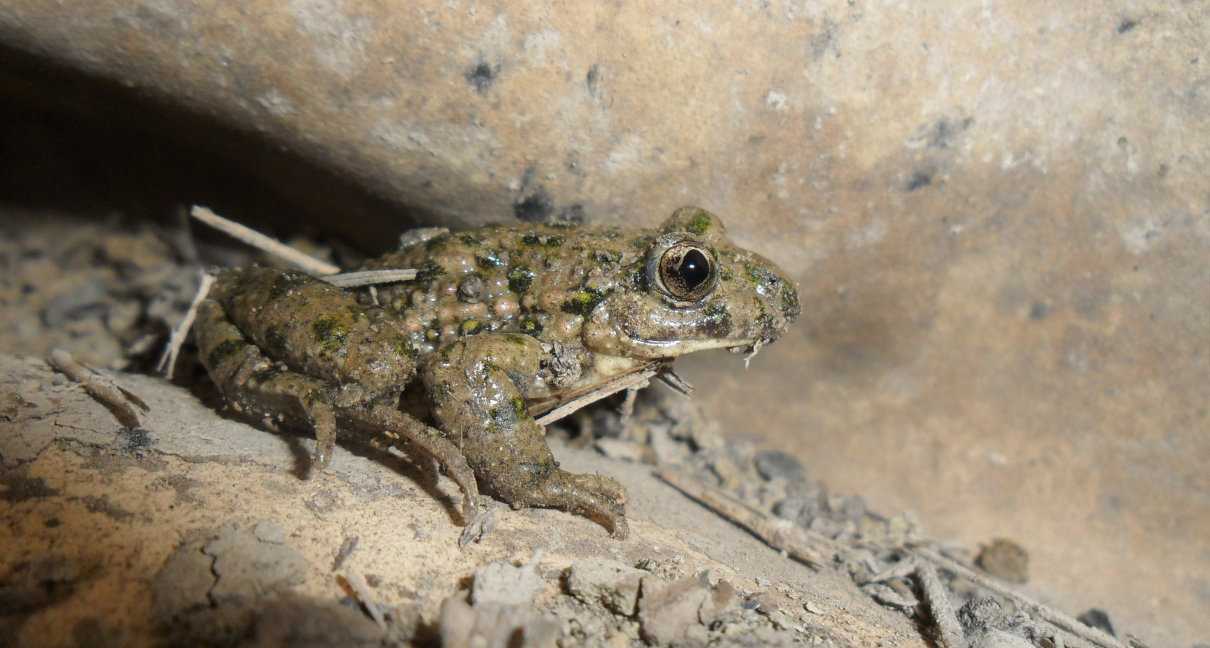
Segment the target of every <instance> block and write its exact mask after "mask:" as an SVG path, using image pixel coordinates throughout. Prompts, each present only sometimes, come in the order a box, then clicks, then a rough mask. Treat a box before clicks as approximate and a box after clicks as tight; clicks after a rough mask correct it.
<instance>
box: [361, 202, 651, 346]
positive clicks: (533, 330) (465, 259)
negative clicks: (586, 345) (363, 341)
mask: <svg viewBox="0 0 1210 648" xmlns="http://www.w3.org/2000/svg"><path fill="white" fill-rule="evenodd" d="M652 240H653V235H652V233H651V232H650V231H646V230H630V231H628V230H623V229H621V228H618V227H557V226H549V225H518V226H493V227H485V228H480V229H476V230H468V231H462V232H453V233H447V234H444V235H441V236H438V237H436V238H433V239H430V240H428V241H425V242H423V243H418V244H415V245H412V246H410V247H407V248H405V249H402V250H399V251H397V252H392V253H389V254H386V255H384V256H382V257H379V258H377V259H374V260H373V261H371V262H369V263H367V264H366V268H367V269H379V268H415V269H417V270H418V271H419V274H418V276H417V278H416V279H415V280H413V281H410V282H404V283H399V284H393V285H389V286H379V287H377V289H376V291H377V300H378V303H379V304H381V305H382V306H383V307H384V308H385V309H386V310H387V311H388V312H390V313H393V314H395V315H396V316H398V317H399V318H400V320H401V321H402V322H403V327H404V330H405V331H407V333H408V335H409V336H410V340H411V343H412V346H413V347H414V348H416V349H417V350H418V352H419V353H420V354H425V353H430V352H432V351H434V350H435V349H437V348H438V347H440V346H441V345H443V344H447V343H449V342H451V341H453V340H456V339H457V338H459V337H462V336H466V335H474V334H478V333H483V332H489V331H491V332H518V333H525V334H528V335H532V336H535V337H537V338H539V339H542V340H544V341H553V342H562V343H568V344H574V343H578V341H579V335H580V329H581V327H582V325H583V322H584V318H585V317H586V316H587V315H588V313H589V312H590V311H591V310H592V309H593V307H595V306H596V304H597V302H599V300H600V299H601V298H602V296H603V295H605V294H606V293H608V292H609V291H610V290H613V289H614V288H616V287H617V285H618V283H619V282H621V281H630V280H632V278H631V277H628V276H625V275H626V274H627V271H626V269H627V268H629V267H631V266H634V265H635V264H636V262H637V261H640V258H641V256H642V255H643V253H644V251H645V249H646V247H647V246H648V245H649V244H650V242H651V241H652ZM360 299H362V301H367V300H369V299H370V297H369V294H368V291H363V293H362V294H361V295H360Z"/></svg>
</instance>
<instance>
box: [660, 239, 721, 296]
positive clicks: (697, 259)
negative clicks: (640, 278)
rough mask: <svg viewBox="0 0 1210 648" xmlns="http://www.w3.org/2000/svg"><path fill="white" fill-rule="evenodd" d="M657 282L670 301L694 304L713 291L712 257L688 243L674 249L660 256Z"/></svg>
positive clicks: (673, 247) (708, 251) (710, 254)
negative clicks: (669, 297)
mask: <svg viewBox="0 0 1210 648" xmlns="http://www.w3.org/2000/svg"><path fill="white" fill-rule="evenodd" d="M658 279H659V284H660V287H662V288H663V289H664V291H665V292H667V293H668V294H669V295H671V296H672V297H673V298H675V299H678V300H681V301H697V300H699V299H701V298H702V297H705V296H706V295H707V294H709V293H710V291H711V290H713V289H714V284H715V281H716V279H717V277H716V273H715V271H714V255H713V254H712V253H711V252H710V250H708V249H706V248H703V247H699V246H696V245H692V244H688V243H681V244H677V245H673V246H672V247H670V248H668V249H667V250H665V251H664V254H663V255H661V256H660V261H659V273H658Z"/></svg>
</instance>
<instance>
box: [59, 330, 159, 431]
mask: <svg viewBox="0 0 1210 648" xmlns="http://www.w3.org/2000/svg"><path fill="white" fill-rule="evenodd" d="M46 361H47V362H48V363H49V364H50V366H52V367H54V368H55V370H56V371H59V372H60V373H62V374H63V375H65V376H67V377H68V378H70V379H72V380H73V381H75V382H77V383H79V384H80V386H81V387H83V388H84V391H86V392H88V395H89V396H92V397H93V398H95V399H96V400H97V402H99V403H101V404H102V405H104V406H105V408H106V409H108V410H109V411H110V412H112V413H113V415H114V418H116V419H118V423H121V424H122V426H123V427H127V428H137V427H139V414H138V412H136V411H135V407H138V408H139V409H141V410H143V411H144V412H146V411H148V410H149V409H150V408H148V407H147V403H144V402H143V399H141V398H139V397H138V396H136V395H134V394H132V393H130V392H129V391H127V390H125V389H122V388H121V387H118V386H117V385H115V384H112V383H110V382H109V381H107V380H105V379H103V378H101V376H99V375H97V374H96V373H94V372H93V371H92V370H91V369H89V368H88V367H85V366H84V365H82V364H80V363H79V362H76V359H75V358H73V357H71V354H70V353H68V352H67V351H64V350H63V349H53V350H52V351H51V352H50V356H49V357H48V358H47V359H46Z"/></svg>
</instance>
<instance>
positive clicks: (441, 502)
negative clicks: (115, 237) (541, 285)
mask: <svg viewBox="0 0 1210 648" xmlns="http://www.w3.org/2000/svg"><path fill="white" fill-rule="evenodd" d="M118 380H119V384H120V385H122V386H123V387H125V388H126V389H129V390H130V391H132V392H134V393H136V394H138V395H139V396H140V397H141V398H142V399H143V400H144V401H145V402H146V403H147V405H148V406H149V408H150V409H149V412H147V414H146V415H145V418H144V421H143V426H142V429H140V430H136V431H131V430H128V429H124V428H122V427H120V426H119V425H118V423H117V422H116V421H115V420H114V418H113V416H112V415H111V414H110V413H109V412H108V411H107V410H106V409H105V408H104V407H102V406H101V405H99V404H98V403H96V402H95V401H94V400H92V399H91V398H89V397H88V396H87V395H86V394H85V393H84V392H83V390H82V389H81V388H80V387H79V386H78V385H76V384H74V383H68V382H66V381H64V380H63V379H62V378H61V377H58V378H56V376H55V375H54V374H53V372H52V371H51V370H50V369H49V368H48V367H47V366H46V365H45V364H44V363H43V362H42V361H41V360H38V359H21V358H16V357H13V356H0V454H2V456H3V460H4V465H5V469H4V472H3V473H2V474H3V484H4V486H5V490H4V491H2V493H0V517H3V519H4V524H3V525H0V546H2V547H4V551H3V552H0V574H3V575H4V578H3V581H4V588H3V592H4V594H5V596H6V597H7V599H6V600H7V601H8V602H9V604H10V605H13V606H14V608H10V611H12V609H16V608H19V609H21V610H22V612H21V613H20V614H18V615H15V616H12V615H10V616H5V617H4V619H5V622H6V624H7V625H8V627H7V628H6V629H5V630H6V631H7V632H12V633H13V634H12V635H11V636H13V637H15V638H16V641H15V645H27V646H32V645H43V646H71V645H77V644H79V643H80V642H82V641H85V640H91V641H94V642H95V643H93V644H91V645H119V644H120V645H149V644H151V643H153V640H154V639H155V638H157V637H162V636H165V635H164V634H163V633H171V632H179V631H182V628H184V629H186V630H188V631H189V632H193V633H197V634H194V635H190V636H191V637H193V638H194V639H196V638H197V637H203V636H210V635H207V633H218V632H219V630H218V628H219V627H221V626H222V623H218V622H215V621H213V619H210V620H208V621H207V622H206V623H204V624H201V626H200V627H196V623H197V622H196V620H195V621H190V620H189V619H188V618H185V617H187V616H188V615H187V612H189V611H190V610H193V611H196V610H197V609H198V608H210V607H212V606H214V605H216V603H215V602H216V601H221V600H223V599H222V596H223V595H224V594H225V593H230V594H231V595H232V596H235V597H236V598H237V599H238V600H241V601H243V602H244V604H248V605H255V606H261V607H260V608H258V609H261V610H262V611H263V610H264V609H268V608H269V607H270V602H273V601H281V600H283V599H282V597H283V596H285V595H286V594H287V593H289V594H290V595H294V596H298V597H302V598H301V599H298V600H306V601H309V602H310V603H309V604H308V605H313V606H315V607H316V608H317V609H320V608H322V609H327V607H330V606H336V607H340V606H338V605H336V603H337V602H338V601H339V600H341V599H342V598H346V593H345V592H344V591H343V590H342V588H341V585H340V582H339V581H338V579H337V576H338V575H339V576H347V575H354V574H355V575H360V576H362V577H364V578H365V579H366V580H367V581H369V582H370V583H372V587H371V590H370V591H371V593H372V596H373V598H374V600H375V601H376V602H377V603H379V604H381V605H383V606H385V607H386V608H388V609H391V610H393V611H394V612H393V613H394V614H395V615H397V618H399V619H404V621H399V623H400V624H403V625H407V628H405V630H406V631H407V632H410V633H412V635H413V636H415V634H416V633H419V634H420V635H424V633H431V632H434V630H433V629H434V628H435V626H436V624H437V618H438V614H439V607H440V605H441V603H442V601H443V600H444V599H446V598H447V597H449V596H450V595H452V594H454V593H455V592H456V591H458V590H459V589H460V587H461V584H463V583H465V582H466V579H467V578H468V577H469V576H470V574H471V573H472V570H474V569H475V568H476V567H477V566H480V565H482V564H484V563H488V562H490V561H497V560H508V561H517V562H524V561H526V560H529V559H530V558H531V557H532V556H533V555H534V553H535V551H539V550H540V552H541V553H540V558H539V566H538V573H539V574H540V575H541V576H542V578H543V590H542V593H541V594H540V595H539V601H546V603H545V605H547V606H548V609H549V606H550V605H551V603H550V601H551V600H553V599H557V598H560V597H562V598H567V597H566V595H563V594H560V584H559V583H560V574H561V573H562V572H563V570H564V569H565V568H567V567H568V566H570V565H572V564H573V563H576V562H578V561H584V560H587V559H593V558H602V559H610V560H614V561H618V562H621V563H624V564H631V565H633V564H639V563H642V564H645V565H648V566H649V567H650V568H651V569H653V570H655V571H658V572H660V573H662V574H664V575H666V576H668V577H670V578H671V577H674V576H688V575H694V574H698V573H700V572H703V571H707V572H709V574H710V578H713V579H723V580H725V581H727V582H729V583H731V584H732V585H734V587H735V588H736V589H737V590H739V591H740V592H743V593H745V594H744V595H745V596H750V595H756V594H758V593H760V592H764V591H770V592H777V591H780V590H784V591H785V592H791V593H792V596H793V600H794V601H795V602H796V603H795V607H796V608H797V609H796V610H795V611H794V613H793V614H794V616H795V617H801V618H802V619H803V621H801V622H795V623H793V627H795V628H801V630H795V629H787V630H782V631H780V632H781V634H780V635H778V636H781V637H782V638H783V639H786V640H787V641H789V640H799V641H805V640H807V639H808V638H814V639H815V640H816V641H817V642H826V643H827V644H829V645H862V646H873V645H881V646H920V645H924V643H925V642H924V639H923V638H922V636H921V634H920V631H919V630H918V629H917V627H916V626H915V624H914V623H913V622H912V621H911V620H910V619H909V618H908V617H907V616H905V615H903V614H901V613H897V612H893V611H891V610H888V609H887V608H885V607H882V606H879V605H878V604H876V603H875V602H874V601H873V600H872V599H870V598H869V597H868V596H866V595H865V594H863V593H862V592H861V591H860V590H859V589H858V588H857V587H856V586H855V585H854V584H853V583H852V581H851V580H850V579H849V578H848V575H847V574H844V573H840V572H838V571H836V570H834V569H825V570H822V571H813V570H811V569H808V568H807V567H805V566H803V565H801V564H798V563H795V562H793V561H791V560H788V559H787V558H784V557H782V556H781V555H779V554H778V553H776V552H775V551H773V550H771V549H769V548H768V547H767V546H765V545H763V544H761V543H760V542H759V541H757V540H756V539H754V538H753V537H751V536H749V535H747V534H746V533H744V532H742V531H740V530H739V529H737V528H736V527H734V526H732V525H730V524H728V523H727V522H725V521H724V520H722V519H720V518H718V517H716V516H714V515H713V514H710V513H708V512H706V511H705V510H704V509H702V508H700V507H698V506H697V505H695V504H693V503H691V502H690V501H688V500H686V499H685V498H684V497H683V496H681V495H680V494H678V493H677V492H676V491H674V490H672V489H671V487H669V486H668V485H666V484H664V483H662V482H660V481H658V480H657V479H655V478H654V477H652V475H651V474H650V470H649V468H648V467H645V466H642V465H640V464H628V463H623V462H619V461H614V460H609V459H606V458H604V457H602V456H600V455H599V454H597V453H594V452H592V451H584V450H574V449H571V448H566V447H561V446H560V447H557V448H556V450H557V453H558V455H559V458H560V461H562V462H563V463H564V465H565V466H567V467H569V468H571V469H572V470H576V471H593V470H596V471H601V472H607V473H609V474H611V475H613V476H615V477H617V478H618V479H619V480H620V481H621V482H622V483H623V485H624V486H625V487H626V489H627V491H628V493H629V494H630V501H629V505H628V508H629V511H628V512H629V516H630V519H631V531H632V533H631V537H630V538H629V539H628V540H626V541H624V542H619V541H615V540H611V539H610V538H609V537H608V535H607V534H606V532H605V531H604V530H603V529H602V528H600V527H598V526H597V525H595V524H593V523H591V522H588V521H586V520H584V519H582V518H578V517H574V516H571V515H568V514H564V513H560V512H555V511H547V510H526V511H510V510H508V509H507V508H504V507H502V506H501V508H500V510H498V511H497V516H498V526H497V528H496V529H495V530H494V531H493V532H492V533H490V534H489V535H488V537H487V538H486V539H484V540H483V541H482V542H481V543H480V544H476V545H472V546H470V547H468V548H467V549H465V550H459V549H458V547H457V545H456V539H457V537H458V534H459V532H460V530H461V529H460V527H459V526H458V524H457V514H456V513H455V509H456V505H457V501H458V498H457V491H456V487H455V486H454V485H453V484H452V482H449V481H448V480H447V479H445V478H440V479H435V478H434V475H433V474H432V473H431V472H430V471H429V470H428V469H427V468H424V467H419V468H418V467H416V466H412V465H409V464H408V463H406V462H403V461H400V460H398V459H395V458H393V457H389V456H386V457H383V456H377V457H372V456H364V455H362V454H360V453H355V452H350V451H348V450H347V449H341V450H340V451H338V453H337V455H336V457H335V459H334V461H333V464H332V467H331V469H330V470H328V471H327V472H325V473H323V474H322V475H319V476H317V477H315V478H312V479H305V480H304V479H300V478H299V476H298V472H299V469H300V466H301V465H303V464H305V461H306V459H305V456H306V454H305V453H306V449H307V447H308V446H309V444H310V440H302V439H298V438H295V437H291V436H279V435H275V434H273V433H269V432H264V431H261V430H257V429H255V428H251V427H248V426H247V425H244V424H243V423H239V422H236V421H232V420H228V419H224V418H222V417H220V416H219V415H218V414H217V413H216V412H215V411H214V410H213V409H211V408H209V407H207V406H205V405H204V404H203V403H201V402H199V400H198V399H197V397H195V396H194V395H193V394H191V393H189V392H188V391H186V390H184V389H181V388H179V387H176V386H173V385H170V384H168V383H166V382H164V381H162V380H159V379H156V378H150V377H143V376H137V375H121V376H119V377H118ZM351 537H356V538H357V541H356V548H355V550H354V551H353V552H352V553H351V554H350V555H348V557H347V558H346V559H344V560H343V564H342V565H341V567H340V568H339V569H333V563H334V560H336V556H337V555H338V553H339V552H340V550H341V547H342V544H344V543H347V542H349V540H348V539H349V538H351ZM191 543H192V544H191ZM199 543H200V544H199ZM196 546H202V547H203V552H204V553H205V556H206V557H203V555H202V553H198V552H197V551H196V548H195V549H194V550H192V551H189V550H188V548H189V547H196ZM265 547H268V548H269V550H266V549H265ZM181 548H186V551H185V552H184V553H182V551H181ZM224 552H226V553H224ZM241 552H242V553H241ZM246 554H247V555H246ZM249 556H250V557H249ZM207 560H214V562H213V563H212V564H211V563H207V562H205V561H207ZM225 560H226V561H227V562H226V563H224V562H223V561H225ZM241 560H244V561H245V562H246V564H244V565H243V566H242V567H241V565H240V561H241ZM198 561H202V562H203V566H205V567H208V568H206V569H201V570H197V569H193V570H191V569H189V568H188V565H189V564H190V563H194V562H198ZM643 561H646V562H643ZM223 564H226V565H228V568H227V570H226V571H224V570H222V569H219V568H218V565H223ZM230 565H235V566H234V567H231V566H230ZM241 569H242V570H243V571H241ZM31 573H33V574H36V577H31V578H25V579H24V580H23V576H22V574H26V575H28V574H31ZM240 597H243V598H240ZM288 600H294V599H288ZM326 606H327V607H326ZM807 608H809V609H810V610H811V611H810V612H807V611H806V609H807ZM345 609H346V610H347V609H348V608H345ZM265 614H267V613H265ZM315 614H319V613H318V612H316V613H315ZM324 614H327V612H325V613H324ZM333 614H335V616H333V617H332V620H330V621H329V623H331V624H336V625H339V624H340V623H348V624H351V627H353V628H354V629H351V630H347V632H349V633H352V634H350V635H349V636H354V637H355V636H362V635H357V632H362V633H363V635H364V636H368V637H369V638H370V639H371V640H377V636H376V634H375V631H376V628H374V627H373V626H372V625H370V626H369V628H368V630H367V629H366V628H365V627H362V626H364V625H365V623H362V621H364V619H365V618H364V617H362V616H361V615H360V614H355V615H353V617H352V619H353V620H352V621H349V619H348V618H346V617H344V616H340V615H339V614H336V613H333ZM283 618H286V619H289V618H291V617H289V615H286V617H283ZM342 620H343V621H342ZM279 621H281V620H280V619H279ZM228 622H229V623H232V622H230V621H228ZM191 623H192V624H194V625H191ZM359 624H360V625H359ZM271 626H272V623H271V622H267V621H264V619H263V618H262V619H261V621H260V625H259V626H257V627H258V628H259V629H258V630H257V633H259V634H257V636H258V637H260V640H261V641H263V640H264V637H265V636H267V635H268V634H272V633H270V632H269V630H267V629H266V628H269V627H271ZM329 630H331V631H332V632H335V630H334V629H331V628H329ZM563 630H564V631H566V632H567V633H569V634H570V633H571V629H570V626H565V627H564V628H563ZM366 633H368V634H366ZM812 633H813V634H812ZM220 634H221V633H220ZM324 636H325V637H329V638H331V637H332V636H337V635H324ZM339 636H344V635H339ZM623 636H624V635H623ZM346 638H347V637H346ZM632 640H636V639H633V638H632V637H626V638H625V640H624V641H623V645H625V644H628V643H630V641H632ZM350 641H352V640H351V639H350ZM280 645H297V644H290V643H288V642H287V643H283V644H280Z"/></svg>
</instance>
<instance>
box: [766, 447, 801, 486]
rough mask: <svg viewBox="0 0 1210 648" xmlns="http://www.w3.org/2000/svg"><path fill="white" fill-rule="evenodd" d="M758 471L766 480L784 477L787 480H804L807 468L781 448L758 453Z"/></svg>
mask: <svg viewBox="0 0 1210 648" xmlns="http://www.w3.org/2000/svg"><path fill="white" fill-rule="evenodd" d="M754 461H755V464H756V472H758V473H760V476H761V477H764V478H765V480H766V481H773V480H775V479H784V480H786V481H804V480H806V478H807V473H806V470H805V469H804V468H803V466H802V463H800V462H799V461H798V460H797V459H795V458H794V457H791V456H790V455H788V454H786V453H784V452H782V451H780V450H762V451H761V452H758V453H756V457H755V460H754Z"/></svg>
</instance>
